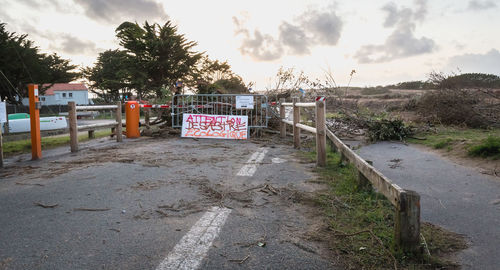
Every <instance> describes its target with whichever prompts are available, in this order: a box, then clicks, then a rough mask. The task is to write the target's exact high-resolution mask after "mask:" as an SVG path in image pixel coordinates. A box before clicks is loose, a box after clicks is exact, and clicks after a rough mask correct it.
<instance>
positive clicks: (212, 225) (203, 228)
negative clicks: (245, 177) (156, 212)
mask: <svg viewBox="0 0 500 270" xmlns="http://www.w3.org/2000/svg"><path fill="white" fill-rule="evenodd" d="M229 213H231V209H228V208H221V207H212V209H211V210H210V211H208V212H206V213H205V214H204V215H203V216H202V217H201V218H200V220H198V222H196V224H194V225H193V227H192V228H191V230H190V231H189V232H188V233H187V234H186V235H184V237H182V239H181V240H180V241H179V243H177V245H176V246H175V247H174V249H173V250H172V251H171V252H170V254H168V256H167V257H166V258H165V259H164V260H163V261H162V262H161V263H160V265H158V267H157V268H156V270H168V269H197V268H198V267H199V266H200V264H201V261H202V260H203V258H205V256H206V255H207V252H208V250H209V249H210V246H212V242H213V241H214V239H215V238H216V237H217V235H218V234H219V232H220V230H221V228H222V226H224V223H225V222H226V219H227V217H228V216H229Z"/></svg>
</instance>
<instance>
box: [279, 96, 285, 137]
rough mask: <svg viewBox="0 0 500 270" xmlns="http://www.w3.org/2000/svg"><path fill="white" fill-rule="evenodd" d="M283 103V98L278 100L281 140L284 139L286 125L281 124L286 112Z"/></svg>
mask: <svg viewBox="0 0 500 270" xmlns="http://www.w3.org/2000/svg"><path fill="white" fill-rule="evenodd" d="M283 103H285V98H280V135H281V138H286V123H285V122H283V120H284V119H285V117H286V111H285V105H283Z"/></svg>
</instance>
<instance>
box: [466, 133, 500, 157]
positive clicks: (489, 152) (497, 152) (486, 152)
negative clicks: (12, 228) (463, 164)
mask: <svg viewBox="0 0 500 270" xmlns="http://www.w3.org/2000/svg"><path fill="white" fill-rule="evenodd" d="M469 155H471V156H479V157H493V158H494V159H498V158H500V137H496V136H489V137H488V138H486V140H484V141H483V142H482V143H481V144H479V145H475V146H472V147H471V148H470V149H469Z"/></svg>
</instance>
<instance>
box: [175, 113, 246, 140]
mask: <svg viewBox="0 0 500 270" xmlns="http://www.w3.org/2000/svg"><path fill="white" fill-rule="evenodd" d="M247 131H248V116H246V115H208V114H190V113H185V114H183V119H182V134H181V136H182V137H190V138H213V139H236V140H246V139H247V138H248V132H247Z"/></svg>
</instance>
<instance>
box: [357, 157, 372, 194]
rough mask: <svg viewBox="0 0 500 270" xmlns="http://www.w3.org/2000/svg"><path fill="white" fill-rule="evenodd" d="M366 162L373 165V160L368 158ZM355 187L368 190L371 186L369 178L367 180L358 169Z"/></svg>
mask: <svg viewBox="0 0 500 270" xmlns="http://www.w3.org/2000/svg"><path fill="white" fill-rule="evenodd" d="M366 163H368V164H370V165H373V161H370V160H366ZM356 188H357V190H359V191H363V190H370V189H371V188H372V185H371V183H370V180H368V178H366V177H365V175H364V174H363V173H361V171H358V183H357V187H356Z"/></svg>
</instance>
